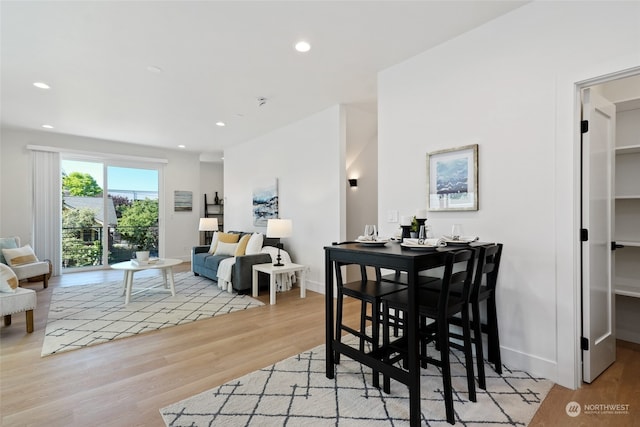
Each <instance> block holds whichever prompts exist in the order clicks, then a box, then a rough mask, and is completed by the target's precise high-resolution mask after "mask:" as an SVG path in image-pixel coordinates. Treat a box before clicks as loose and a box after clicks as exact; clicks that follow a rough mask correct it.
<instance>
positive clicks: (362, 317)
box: [360, 300, 373, 352]
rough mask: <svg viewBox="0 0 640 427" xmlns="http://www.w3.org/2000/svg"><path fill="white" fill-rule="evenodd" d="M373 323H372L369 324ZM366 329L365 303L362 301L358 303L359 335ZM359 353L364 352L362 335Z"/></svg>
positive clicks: (362, 336)
mask: <svg viewBox="0 0 640 427" xmlns="http://www.w3.org/2000/svg"><path fill="white" fill-rule="evenodd" d="M371 323H373V321H372V322H371ZM366 327H367V302H366V301H364V300H362V301H361V303H360V333H361V334H364V331H365V330H366ZM360 351H361V352H364V335H361V336H360Z"/></svg>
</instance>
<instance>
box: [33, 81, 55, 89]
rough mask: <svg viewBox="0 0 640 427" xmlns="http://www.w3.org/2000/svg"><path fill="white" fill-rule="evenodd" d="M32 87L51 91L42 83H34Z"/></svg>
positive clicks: (49, 87)
mask: <svg viewBox="0 0 640 427" xmlns="http://www.w3.org/2000/svg"><path fill="white" fill-rule="evenodd" d="M33 85H34V86H35V87H37V88H39V89H51V86H49V85H48V84H46V83H43V82H35V83H34V84H33Z"/></svg>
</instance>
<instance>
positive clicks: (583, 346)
mask: <svg viewBox="0 0 640 427" xmlns="http://www.w3.org/2000/svg"><path fill="white" fill-rule="evenodd" d="M580 350H589V338H585V337H580Z"/></svg>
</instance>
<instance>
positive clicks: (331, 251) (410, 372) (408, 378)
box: [324, 242, 483, 426]
mask: <svg viewBox="0 0 640 427" xmlns="http://www.w3.org/2000/svg"><path fill="white" fill-rule="evenodd" d="M481 245H483V243H473V244H471V245H468V246H467V247H472V248H473V247H478V246H481ZM457 249H461V247H458V246H446V247H442V248H437V249H429V250H422V249H420V250H416V249H407V248H404V247H401V245H400V244H399V243H395V242H389V243H387V244H386V245H385V246H382V247H380V246H370V245H364V244H359V243H345V244H337V245H332V246H326V247H325V248H324V250H325V312H326V317H325V321H326V322H325V329H326V376H327V378H334V376H335V355H336V352H339V353H341V354H344V355H346V356H348V357H350V358H351V359H353V360H356V361H358V362H360V363H362V364H364V365H367V366H369V367H371V368H372V369H373V370H374V371H378V372H381V373H382V374H384V375H388V376H389V377H391V378H393V379H395V380H397V381H399V382H401V383H403V384H405V385H406V386H407V387H408V388H409V414H410V423H411V425H412V426H419V425H420V414H421V410H420V360H419V341H418V326H419V325H418V321H419V316H418V298H417V296H418V286H417V284H418V276H419V273H420V272H421V271H425V270H430V269H433V268H437V267H440V266H442V265H444V261H445V255H446V253H447V252H448V251H451V250H457ZM336 261H337V262H341V263H354V264H361V265H367V266H372V267H379V268H382V269H391V270H395V271H402V272H406V273H407V281H408V283H407V285H408V286H407V292H408V294H409V295H408V299H409V301H410V302H412V304H410V305H409V310H408V313H407V337H406V341H407V346H408V349H407V350H408V363H407V365H406V369H402V368H400V367H398V366H394V365H390V364H388V363H385V362H384V361H383V360H384V358H383V357H381V356H382V354H383V353H384V351H385V349H384V348H381V349H380V350H379V352H378V353H373V352H368V353H367V352H361V351H359V350H358V349H356V348H353V347H350V346H349V345H346V344H344V343H341V342H337V341H336V339H335V338H336V337H335V324H334V289H333V288H334V277H335V276H334V264H335V262H336Z"/></svg>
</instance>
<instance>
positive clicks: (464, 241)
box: [442, 236, 479, 246]
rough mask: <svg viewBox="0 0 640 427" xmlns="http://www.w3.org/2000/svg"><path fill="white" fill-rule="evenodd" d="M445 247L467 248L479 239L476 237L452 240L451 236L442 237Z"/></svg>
mask: <svg viewBox="0 0 640 427" xmlns="http://www.w3.org/2000/svg"><path fill="white" fill-rule="evenodd" d="M442 238H443V239H444V241H445V243H446V244H447V246H467V245H469V244H470V243H473V242H475V241H477V240H478V239H479V237H476V236H461V237H460V238H459V239H457V240H454V239H453V238H452V237H451V236H442Z"/></svg>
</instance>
